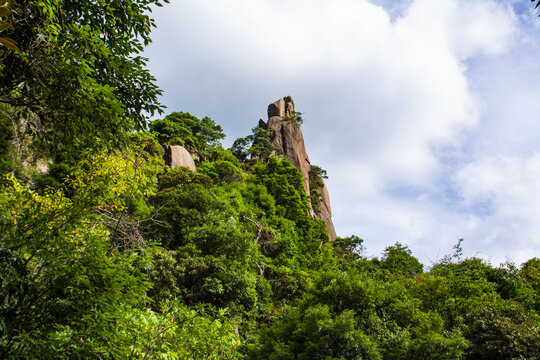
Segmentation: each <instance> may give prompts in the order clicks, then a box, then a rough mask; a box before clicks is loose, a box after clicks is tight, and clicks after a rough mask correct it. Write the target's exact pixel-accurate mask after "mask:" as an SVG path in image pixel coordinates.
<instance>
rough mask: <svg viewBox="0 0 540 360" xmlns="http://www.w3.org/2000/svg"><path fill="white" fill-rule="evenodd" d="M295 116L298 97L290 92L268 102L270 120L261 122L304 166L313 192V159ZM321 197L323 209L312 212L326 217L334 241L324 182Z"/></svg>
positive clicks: (293, 160)
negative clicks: (311, 179)
mask: <svg viewBox="0 0 540 360" xmlns="http://www.w3.org/2000/svg"><path fill="white" fill-rule="evenodd" d="M294 116H295V112H294V101H293V99H292V98H291V97H290V96H287V97H284V98H282V99H279V100H278V101H276V102H274V103H272V104H270V105H268V123H267V124H264V122H262V123H259V126H260V127H265V128H266V129H268V131H269V133H270V136H271V140H272V144H273V145H274V146H275V147H277V148H278V149H281V150H282V151H283V154H284V155H285V156H287V158H289V160H290V161H291V163H292V164H293V165H294V166H296V168H297V169H298V170H300V173H302V175H303V177H304V188H305V189H306V192H307V194H308V195H309V194H310V185H309V171H310V170H311V163H310V162H309V157H308V155H307V152H306V147H305V145H304V136H303V135H302V130H301V129H300V124H299V123H298V122H297V121H296V120H295V119H294ZM323 183H324V182H323ZM321 199H322V200H321V203H320V204H319V209H320V211H319V212H318V213H316V212H315V211H314V210H313V208H311V209H310V213H311V216H313V217H314V218H317V219H321V220H324V221H325V223H326V228H327V229H328V234H329V236H330V241H334V240H335V239H336V237H337V236H336V230H335V229H334V224H333V222H332V209H331V207H330V195H329V193H328V189H327V187H326V185H323V187H322V189H321ZM310 206H311V204H310Z"/></svg>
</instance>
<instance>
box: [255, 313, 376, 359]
mask: <svg viewBox="0 0 540 360" xmlns="http://www.w3.org/2000/svg"><path fill="white" fill-rule="evenodd" d="M251 357H252V358H253V359H382V357H381V356H380V354H379V351H378V349H377V344H376V343H375V342H373V341H372V340H371V339H369V337H368V336H366V335H365V334H364V333H363V332H362V331H361V330H359V329H357V328H356V322H355V313H354V311H350V310H346V311H344V312H342V313H340V314H334V313H332V312H331V311H330V309H329V307H328V306H325V305H316V306H313V307H309V308H307V309H306V310H305V311H301V310H299V309H296V308H290V309H288V311H286V312H285V313H284V315H283V317H282V318H281V319H279V320H278V321H277V322H276V324H275V325H274V326H273V327H270V328H267V329H264V330H263V341H262V344H261V345H260V347H258V348H256V349H254V350H253V354H252V356H251Z"/></svg>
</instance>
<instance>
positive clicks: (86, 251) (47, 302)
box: [0, 155, 148, 358]
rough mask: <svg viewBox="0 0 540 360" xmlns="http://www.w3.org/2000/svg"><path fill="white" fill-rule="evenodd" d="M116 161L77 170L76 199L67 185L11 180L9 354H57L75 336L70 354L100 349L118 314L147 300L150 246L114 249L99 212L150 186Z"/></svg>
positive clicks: (6, 300)
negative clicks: (39, 187)
mask: <svg viewBox="0 0 540 360" xmlns="http://www.w3.org/2000/svg"><path fill="white" fill-rule="evenodd" d="M97 158H99V160H100V162H99V163H97V162H95V160H97ZM116 160H117V158H116V157H114V156H113V157H109V156H100V155H97V156H96V157H94V158H93V159H92V160H90V161H89V162H86V163H84V164H81V166H82V167H84V169H85V172H84V176H83V174H82V173H80V172H78V170H75V171H74V175H75V176H78V178H74V179H73V180H72V181H71V184H72V187H73V190H74V192H75V195H74V196H72V198H71V199H69V198H67V197H65V195H64V194H63V192H62V191H61V190H55V191H49V192H45V194H44V195H39V194H37V193H35V192H33V191H31V190H29V189H28V188H27V187H26V186H25V185H23V184H21V183H20V182H18V181H17V180H15V179H14V178H13V177H8V178H5V179H4V185H3V188H2V192H1V195H0V213H1V214H2V217H1V219H0V227H1V230H0V233H1V234H2V235H1V243H2V246H3V249H2V250H3V251H2V252H3V261H2V268H3V270H4V271H2V274H3V275H2V283H3V285H5V286H6V288H8V289H10V291H11V292H8V293H6V292H2V295H1V296H2V297H3V299H1V300H2V301H0V303H1V304H2V313H3V314H6V316H5V317H4V318H3V322H2V326H1V329H2V333H1V334H0V351H1V353H2V354H3V355H2V357H17V356H20V355H24V356H25V357H26V356H30V357H38V358H50V357H53V353H54V352H53V353H51V352H50V351H54V350H53V349H54V346H53V347H52V348H49V347H50V346H51V344H52V345H54V344H55V343H56V342H57V341H58V342H62V341H70V342H73V344H74V346H73V347H72V348H70V349H64V350H65V351H68V354H69V351H73V353H81V354H85V353H88V354H90V353H93V352H95V351H98V350H97V348H94V346H97V347H99V346H101V345H103V337H105V336H107V335H109V334H110V333H111V332H112V331H113V327H111V324H110V320H111V319H115V318H116V317H117V316H118V315H119V311H121V308H122V307H124V306H137V305H138V302H139V300H142V299H144V293H145V292H146V291H147V289H148V282H147V281H146V280H145V275H144V272H143V269H144V264H145V263H146V262H147V261H148V256H147V255H146V253H147V252H146V251H142V250H141V249H139V250H133V251H130V252H126V253H118V252H116V251H114V250H111V247H110V242H109V235H110V234H111V232H110V229H108V227H107V226H106V224H105V223H104V222H103V221H102V217H101V216H100V215H99V214H98V213H96V212H95V211H93V208H95V207H99V206H103V205H104V204H110V206H114V207H116V208H117V209H119V210H120V209H122V208H123V205H122V201H121V199H122V196H119V195H123V194H125V193H126V192H127V191H130V192H133V193H136V192H143V191H144V187H145V182H144V181H141V180H140V179H138V178H137V176H134V173H135V171H134V170H132V169H131V168H129V167H123V168H122V167H120V169H119V168H118V165H119V164H118V163H117V162H116ZM113 168H114V169H115V171H112V169H113ZM118 169H119V170H120V171H117V170H118ZM89 179H92V180H90V183H91V184H88V180H89ZM113 199H114V201H113ZM66 337H69V338H66ZM66 339H67V340H66ZM76 339H81V340H82V342H81V340H76ZM83 339H87V341H89V342H87V341H86V340H83ZM100 344H101V345H100ZM57 345H58V346H60V343H58V344H57ZM47 348H49V349H48V350H46V349H47ZM66 356H68V355H66Z"/></svg>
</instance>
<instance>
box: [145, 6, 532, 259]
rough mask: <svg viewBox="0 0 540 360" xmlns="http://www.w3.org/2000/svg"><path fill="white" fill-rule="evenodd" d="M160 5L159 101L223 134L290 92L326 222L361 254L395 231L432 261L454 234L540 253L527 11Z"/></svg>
mask: <svg viewBox="0 0 540 360" xmlns="http://www.w3.org/2000/svg"><path fill="white" fill-rule="evenodd" d="M527 5H528V4H527ZM156 19H157V24H158V29H157V30H156V31H155V32H154V36H153V39H154V44H153V45H152V46H151V47H150V48H149V49H148V51H147V56H149V57H150V59H151V63H150V68H151V70H152V72H153V73H154V74H155V75H156V77H157V78H158V82H159V85H160V86H161V87H162V88H163V89H164V91H165V96H164V103H165V104H166V105H167V106H168V107H169V110H170V111H175V110H183V111H189V112H192V113H194V114H196V115H200V116H206V115H208V116H210V117H212V118H213V119H214V120H216V121H217V122H218V123H220V124H221V125H222V126H223V127H224V129H225V132H226V133H227V134H228V135H229V138H228V139H227V141H226V145H230V144H231V143H232V141H234V139H235V138H236V137H239V136H244V135H246V134H248V133H249V132H250V129H251V128H252V127H254V126H255V125H256V124H257V121H258V119H259V118H266V114H265V109H266V106H267V104H268V103H270V102H273V101H274V100H276V99H278V98H280V97H282V96H285V95H289V94H290V95H292V96H293V97H294V99H295V102H296V105H297V108H298V110H299V111H302V112H303V113H304V115H303V117H304V118H305V119H306V121H305V123H304V125H303V129H304V137H305V140H306V146H307V150H308V152H309V154H310V157H311V160H312V162H313V163H316V164H318V165H320V166H322V167H323V168H325V169H326V170H328V174H329V176H330V179H329V181H328V187H329V190H330V195H331V200H332V205H333V211H334V223H335V225H336V229H337V231H338V234H339V235H342V236H346V235H351V234H356V235H358V236H360V237H362V238H364V239H365V245H366V246H367V248H368V253H369V254H370V255H379V254H380V252H381V251H382V250H383V249H384V248H385V247H386V246H389V245H391V244H393V243H395V242H396V241H400V242H402V243H406V244H408V245H409V246H410V247H411V249H412V250H413V252H414V254H415V255H416V256H418V257H419V258H420V259H421V260H422V261H423V262H424V263H426V264H429V263H430V262H432V261H436V260H437V259H439V258H441V257H442V256H443V255H445V254H447V253H449V252H451V248H452V245H453V244H454V243H456V242H457V239H458V238H461V237H463V238H465V242H464V250H465V253H466V254H467V255H470V256H473V255H477V256H482V257H485V258H487V259H490V260H492V261H493V262H495V263H498V262H501V261H506V260H511V261H515V262H518V263H519V262H522V261H525V260H527V259H528V258H531V257H533V256H540V227H539V226H538V225H536V224H540V214H535V212H534V207H535V205H536V203H537V201H536V200H537V199H538V200H540V185H537V184H536V182H535V180H536V179H538V171H539V169H540V164H539V162H540V155H539V154H540V121H538V120H540V119H539V116H538V115H537V114H538V111H537V110H536V109H535V106H534V105H535V103H534V101H535V99H538V98H539V97H538V96H539V95H540V87H539V85H538V84H540V82H539V80H540V68H539V66H538V65H537V61H536V59H535V55H534V54H535V50H536V54H537V53H538V52H537V50H538V49H537V48H538V40H536V39H535V38H534V36H531V34H534V30H537V25H535V24H534V22H533V21H535V20H536V18H535V17H534V15H533V14H531V13H529V12H527V11H525V10H524V9H523V8H518V7H517V5H516V3H515V2H514V1H492V0H489V1H488V0H475V1H467V0H414V1H399V2H398V1H395V2H389V1H385V0H379V1H373V2H368V1H366V0H334V1H325V0H311V1H308V0H279V1H276V0H273V1H270V0H259V1H253V0H230V1H227V2H224V1H219V0H207V1H204V2H201V1H196V0H183V1H181V2H176V3H175V4H171V5H169V6H166V7H165V8H164V9H159V11H157V12H156ZM528 19H530V20H528ZM539 183H540V182H539Z"/></svg>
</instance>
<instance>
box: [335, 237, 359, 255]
mask: <svg viewBox="0 0 540 360" xmlns="http://www.w3.org/2000/svg"><path fill="white" fill-rule="evenodd" d="M363 242H364V240H363V239H360V238H359V237H358V236H356V235H351V236H349V237H346V238H341V237H338V238H336V239H335V240H334V241H333V243H332V245H333V246H334V251H335V252H336V255H337V256H339V257H340V258H342V259H344V260H346V261H354V260H358V259H359V258H360V257H361V255H362V252H363V251H364V250H365V247H364V245H362V243H363Z"/></svg>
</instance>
